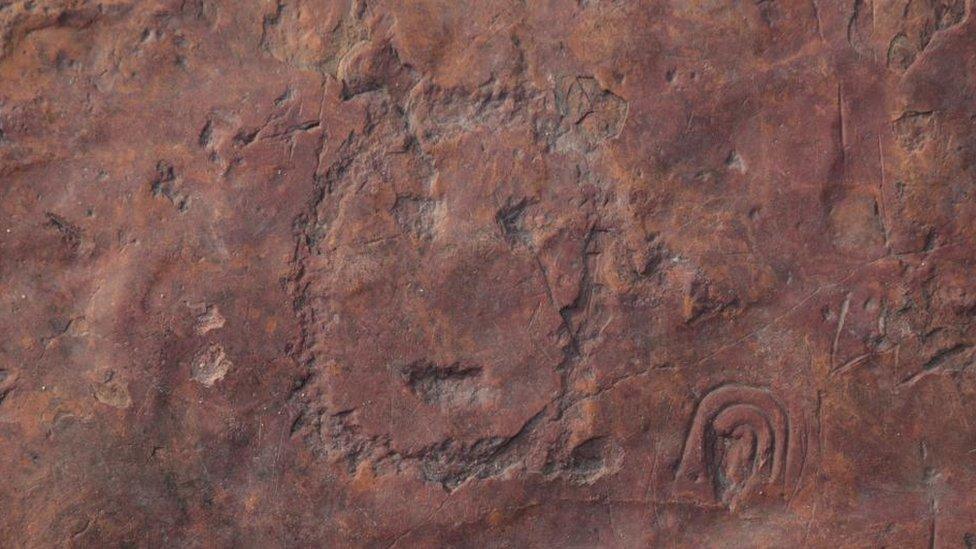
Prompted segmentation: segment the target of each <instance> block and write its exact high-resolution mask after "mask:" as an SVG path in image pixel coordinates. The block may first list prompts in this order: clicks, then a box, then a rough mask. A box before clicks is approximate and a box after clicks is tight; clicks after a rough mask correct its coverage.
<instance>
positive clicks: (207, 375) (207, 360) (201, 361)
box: [191, 343, 234, 387]
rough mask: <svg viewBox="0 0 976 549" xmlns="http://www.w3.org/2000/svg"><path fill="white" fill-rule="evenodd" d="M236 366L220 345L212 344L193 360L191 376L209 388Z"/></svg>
mask: <svg viewBox="0 0 976 549" xmlns="http://www.w3.org/2000/svg"><path fill="white" fill-rule="evenodd" d="M233 365H234V364H233V363H232V362H231V361H230V360H228V358H227V353H225V352H224V348H223V347H221V346H220V344H218V343H211V344H210V345H209V346H207V347H206V348H205V349H203V350H202V351H201V352H200V353H199V354H197V356H196V358H195V359H193V365H192V367H191V375H192V376H193V379H194V380H196V381H198V382H200V383H202V384H203V385H205V386H207V387H212V386H213V384H214V383H217V382H218V381H220V380H221V379H223V377H224V376H225V375H227V371H228V370H230V367H231V366H233Z"/></svg>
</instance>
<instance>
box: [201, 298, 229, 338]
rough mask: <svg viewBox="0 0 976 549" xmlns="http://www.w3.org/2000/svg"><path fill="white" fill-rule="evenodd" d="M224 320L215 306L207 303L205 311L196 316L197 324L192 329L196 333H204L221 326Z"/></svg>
mask: <svg viewBox="0 0 976 549" xmlns="http://www.w3.org/2000/svg"><path fill="white" fill-rule="evenodd" d="M225 322H226V320H225V319H224V316H223V315H221V314H220V310H218V309H217V306H216V305H209V306H207V311H206V312H205V313H203V314H202V315H200V316H198V317H197V324H196V327H195V328H194V330H195V331H196V333H197V335H204V334H206V333H208V332H210V331H212V330H216V329H219V328H223V327H224V323H225Z"/></svg>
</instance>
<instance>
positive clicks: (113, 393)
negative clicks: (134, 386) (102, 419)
mask: <svg viewBox="0 0 976 549" xmlns="http://www.w3.org/2000/svg"><path fill="white" fill-rule="evenodd" d="M95 400H97V401H99V402H101V403H102V404H107V405H109V406H112V407H114V408H122V409H124V408H128V407H129V406H132V397H130V396H129V388H128V387H126V386H125V384H124V383H121V382H119V381H106V382H105V383H100V384H98V385H96V386H95Z"/></svg>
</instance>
